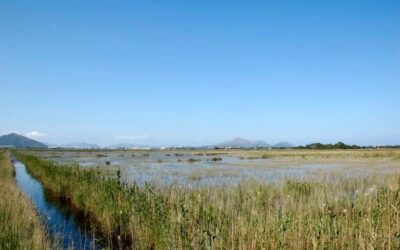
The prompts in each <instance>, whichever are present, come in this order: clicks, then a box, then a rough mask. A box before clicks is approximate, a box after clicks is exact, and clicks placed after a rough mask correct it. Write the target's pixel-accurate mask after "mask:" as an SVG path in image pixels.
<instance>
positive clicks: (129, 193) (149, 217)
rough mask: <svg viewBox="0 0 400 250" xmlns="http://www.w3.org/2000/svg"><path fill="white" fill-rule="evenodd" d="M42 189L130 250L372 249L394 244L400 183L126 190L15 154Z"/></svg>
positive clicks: (88, 173)
mask: <svg viewBox="0 0 400 250" xmlns="http://www.w3.org/2000/svg"><path fill="white" fill-rule="evenodd" d="M18 157H19V159H20V160H21V161H23V162H24V163H25V164H26V166H27V169H28V171H29V172H30V173H31V174H32V175H33V176H35V177H36V178H38V179H39V180H40V181H41V182H42V183H43V184H44V186H45V187H46V188H47V189H49V190H51V192H52V193H54V194H57V195H58V196H60V197H63V198H64V199H68V200H69V201H70V202H71V204H73V206H76V207H77V208H79V209H82V210H83V211H85V212H86V213H87V214H88V216H89V217H90V218H92V221H93V223H95V224H96V225H97V226H98V228H99V230H100V231H102V232H103V234H104V235H105V236H107V237H108V239H109V241H110V245H111V244H120V245H121V246H122V245H124V246H125V247H128V248H135V249H148V248H155V249H312V248H314V249H325V248H327V249H338V248H342V249H343V248H346V249H356V248H361V249H363V248H364V249H366V248H368V249H371V248H393V249H396V248H397V247H399V246H400V218H399V211H400V186H399V184H400V178H399V177H398V176H396V175H391V176H389V175H388V176H371V177H368V178H364V179H360V178H358V179H355V178H354V179H352V178H345V177H343V178H339V177H337V178H335V181H334V182H329V181H324V180H319V181H318V180H316V181H314V182H303V181H294V180H292V181H283V182H282V183H281V184H274V185H272V184H271V185H267V184H263V183H257V182H251V183H243V184H241V185H238V186H233V185H230V186H224V187H196V188H193V187H190V186H189V187H179V186H168V187H156V186H151V185H145V186H140V187H139V186H137V185H135V184H130V185H129V186H128V185H126V184H124V183H121V182H120V178H118V176H116V177H114V178H110V177H105V176H104V175H103V174H102V172H101V171H99V170H98V169H81V168H79V167H68V166H61V165H57V164H55V163H53V162H50V161H45V160H42V159H39V158H37V157H35V156H31V155H28V154H21V153H19V154H18Z"/></svg>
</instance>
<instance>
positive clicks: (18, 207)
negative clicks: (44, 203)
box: [0, 151, 50, 250]
mask: <svg viewBox="0 0 400 250" xmlns="http://www.w3.org/2000/svg"><path fill="white" fill-rule="evenodd" d="M14 175H15V172H14V168H13V165H12V163H11V157H10V153H9V152H8V151H0V249H13V250H14V249H50V243H49V240H48V238H47V235H46V232H45V230H44V227H43V226H42V225H41V221H40V218H39V215H38V214H37V212H36V210H35V209H34V207H33V206H32V204H31V203H30V202H29V201H28V199H27V198H26V197H25V196H24V195H23V193H22V192H21V191H20V190H19V189H18V187H17V186H16V184H15V181H14Z"/></svg>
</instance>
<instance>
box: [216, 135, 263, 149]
mask: <svg viewBox="0 0 400 250" xmlns="http://www.w3.org/2000/svg"><path fill="white" fill-rule="evenodd" d="M215 146H216V147H223V148H268V147H270V146H271V145H270V144H268V143H266V142H265V141H262V140H254V141H252V140H248V139H245V138H242V137H235V138H233V139H232V140H230V141H225V142H222V143H219V144H217V145H215Z"/></svg>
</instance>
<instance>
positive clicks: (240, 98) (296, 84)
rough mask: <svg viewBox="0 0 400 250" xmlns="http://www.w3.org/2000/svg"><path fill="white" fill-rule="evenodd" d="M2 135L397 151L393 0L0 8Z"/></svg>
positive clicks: (399, 23) (398, 69) (399, 58)
mask: <svg viewBox="0 0 400 250" xmlns="http://www.w3.org/2000/svg"><path fill="white" fill-rule="evenodd" d="M0 30H1V32H0V134H4V133H7V132H11V131H16V132H19V133H21V134H29V135H30V136H31V137H32V138H36V139H39V140H41V141H45V142H52V143H65V142H76V141H86V142H94V143H99V144H112V143H116V142H131V143H143V144H157V145H161V144H165V145H171V144H176V145H189V144H190V145H203V144H209V143H214V142H219V141H223V140H227V139H231V138H232V137H236V136H241V137H245V138H249V139H264V140H266V141H267V142H270V143H274V142H278V141H289V142H292V143H294V144H305V143H311V142H316V141H321V142H326V143H327V142H336V141H339V140H341V141H344V142H346V143H358V144H400V1H398V0H393V1H386V0H383V1H376V0H374V1H368V0H360V1H215V0H213V1H187V0H183V1H1V3H0Z"/></svg>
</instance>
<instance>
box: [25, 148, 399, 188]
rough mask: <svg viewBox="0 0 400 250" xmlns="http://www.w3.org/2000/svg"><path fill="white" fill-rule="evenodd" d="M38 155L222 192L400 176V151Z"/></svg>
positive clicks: (131, 177)
mask: <svg viewBox="0 0 400 250" xmlns="http://www.w3.org/2000/svg"><path fill="white" fill-rule="evenodd" d="M30 153H31V154H33V155H36V156H39V157H41V158H44V159H48V160H52V161H54V162H57V163H60V164H63V165H71V166H73V165H75V166H76V165H79V166H80V167H84V168H93V167H100V168H111V169H113V170H120V171H121V178H122V180H124V181H126V182H127V183H132V182H135V183H137V184H139V185H143V184H144V183H146V182H147V183H151V184H156V185H172V184H173V185H182V186H209V185H211V186H221V185H237V184H239V183H242V182H250V181H257V182H262V183H277V182H280V181H282V180H288V179H297V180H315V179H319V180H320V179H326V180H329V181H332V180H334V179H335V178H337V177H340V178H341V177H343V176H347V177H352V178H358V177H365V176H368V175H373V174H380V173H382V174H383V173H399V172H400V161H399V160H398V159H399V155H400V153H399V152H397V151H367V150H366V151H362V150H359V151H346V152H344V151H326V152H323V151H322V152H321V151H317V152H312V151H311V152H310V151H309V152H302V151H293V150H276V151H266V150H264V151H263V150H113V151H106V150H90V151H89V150H81V151H78V150H69V151H67V150H45V151H31V152H30Z"/></svg>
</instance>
